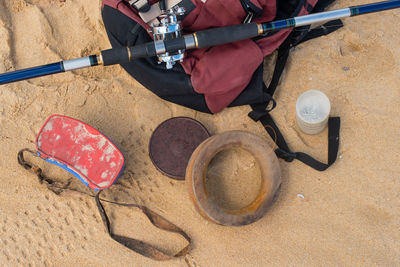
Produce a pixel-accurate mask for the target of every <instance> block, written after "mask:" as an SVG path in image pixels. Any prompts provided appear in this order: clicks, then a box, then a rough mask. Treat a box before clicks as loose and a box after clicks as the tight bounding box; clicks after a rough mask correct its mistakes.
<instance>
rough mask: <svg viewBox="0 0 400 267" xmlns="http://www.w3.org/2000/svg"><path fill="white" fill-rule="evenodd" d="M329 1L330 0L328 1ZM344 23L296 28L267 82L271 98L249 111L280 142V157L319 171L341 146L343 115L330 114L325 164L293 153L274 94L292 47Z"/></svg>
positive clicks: (305, 155) (339, 21)
mask: <svg viewBox="0 0 400 267" xmlns="http://www.w3.org/2000/svg"><path fill="white" fill-rule="evenodd" d="M329 1H330V0H327V1H325V2H329ZM341 27H343V23H342V22H341V20H334V21H330V22H327V23H325V24H324V25H321V26H320V27H317V28H315V29H312V30H309V27H308V26H306V27H301V28H298V31H297V32H296V31H293V32H292V33H291V34H290V35H289V37H288V38H287V39H286V40H285V42H283V43H282V45H281V46H280V47H279V49H278V56H277V59H276V64H275V69H274V73H273V75H272V79H271V82H270V84H269V86H268V87H267V86H266V85H265V84H264V94H265V95H267V96H268V97H269V98H268V100H267V101H266V102H264V103H261V104H254V105H251V108H252V111H251V112H250V113H249V117H250V118H252V119H253V120H254V121H256V122H257V121H260V122H261V124H262V125H263V126H264V128H265V130H266V131H267V132H268V134H269V135H270V136H271V138H272V140H274V141H275V143H276V144H277V146H278V148H277V149H276V150H275V154H276V155H277V156H278V157H279V158H282V159H284V160H285V161H287V162H292V161H293V160H294V159H297V160H300V161H301V162H303V163H304V164H306V165H308V166H310V167H312V168H314V169H315V170H318V171H324V170H326V169H327V168H329V167H330V166H331V165H332V164H333V163H334V162H335V161H336V158H337V153H338V150H339V132H340V118H339V117H330V118H329V121H328V127H329V133H328V163H327V164H325V163H322V162H320V161H318V160H316V159H314V158H313V157H311V156H309V155H307V154H305V153H303V152H295V153H293V152H292V151H291V150H290V149H289V146H288V145H287V143H286V141H285V139H284V137H283V135H282V133H281V132H280V130H279V128H278V126H277V125H276V124H275V122H274V120H273V119H272V117H271V114H270V112H271V111H272V110H273V109H274V108H275V106H276V102H275V100H273V95H274V93H275V91H276V88H277V87H278V83H279V80H280V77H281V76H282V73H283V70H284V68H285V65H286V62H287V60H288V58H289V52H290V49H291V48H292V47H294V46H296V45H298V44H300V43H303V42H305V41H308V40H311V39H313V38H316V37H319V36H322V35H327V34H329V33H331V32H334V31H336V30H337V29H339V28H341Z"/></svg>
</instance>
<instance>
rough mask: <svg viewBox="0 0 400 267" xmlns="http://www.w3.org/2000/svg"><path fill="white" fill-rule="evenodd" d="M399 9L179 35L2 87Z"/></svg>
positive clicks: (386, 5) (370, 7) (46, 68)
mask: <svg viewBox="0 0 400 267" xmlns="http://www.w3.org/2000/svg"><path fill="white" fill-rule="evenodd" d="M399 7H400V0H391V1H384V2H377V3H372V4H366V5H359V6H353V7H348V8H343V9H338V10H333V11H327V12H320V13H315V14H311V15H305V16H298V17H294V18H288V19H283V20H277V21H272V22H266V23H260V24H258V23H255V22H253V23H248V24H239V25H232V26H226V27H220V28H213V29H208V30H203V31H198V32H195V33H192V34H188V35H184V36H180V34H176V36H174V37H176V38H172V39H169V38H168V40H157V39H155V40H156V41H154V42H149V43H145V44H141V45H136V46H132V47H120V48H113V49H108V50H104V51H101V53H100V54H98V55H92V56H88V57H83V58H77V59H73V60H67V61H60V62H57V63H52V64H48V65H43V66H38V67H33V68H29V69H23V70H17V71H13V72H8V73H4V74H0V85H2V84H7V83H12V82H17V81H21V80H26V79H31V78H36V77H42V76H46V75H51V74H56V73H60V72H66V71H72V70H76V69H81V68H87V67H92V66H97V65H104V66H108V65H114V64H123V63H129V62H131V61H133V60H134V59H135V58H142V57H153V56H159V58H160V56H161V57H163V56H165V55H171V54H172V55H173V54H176V53H178V54H179V53H180V54H181V53H182V51H184V50H186V49H197V48H206V47H211V46H216V45H221V44H227V43H232V42H236V41H240V40H244V39H249V38H254V37H257V36H262V35H265V34H267V33H269V32H274V31H279V30H282V29H288V28H294V27H300V26H305V25H311V24H313V23H321V22H326V21H331V20H336V19H341V18H346V17H354V16H358V15H363V14H369V13H374V12H380V11H384V10H389V9H395V8H399ZM153 31H154V29H153Z"/></svg>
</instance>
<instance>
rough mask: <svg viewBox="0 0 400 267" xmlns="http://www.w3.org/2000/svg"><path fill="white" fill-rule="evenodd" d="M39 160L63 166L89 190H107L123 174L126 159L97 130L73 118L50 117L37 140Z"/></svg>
mask: <svg viewBox="0 0 400 267" xmlns="http://www.w3.org/2000/svg"><path fill="white" fill-rule="evenodd" d="M36 149H37V153H38V155H39V157H41V158H42V159H44V160H45V161H47V162H49V163H52V164H55V165H57V166H60V167H61V168H63V169H65V170H67V171H69V172H70V173H72V174H73V175H74V176H76V177H77V178H79V179H80V180H81V181H82V182H83V183H84V184H85V185H87V186H88V187H89V188H91V189H94V190H95V191H97V190H103V189H105V188H108V187H110V186H111V185H112V184H114V183H115V181H116V180H117V179H118V177H119V176H120V175H121V174H122V172H123V170H124V166H125V158H124V156H123V155H122V153H121V152H120V151H119V150H118V148H117V147H116V146H115V145H114V144H113V143H112V142H111V141H110V140H109V139H108V138H107V137H106V136H104V135H103V134H102V133H100V132H99V131H98V130H96V129H94V128H93V127H91V126H89V125H87V124H85V123H83V122H81V121H79V120H76V119H73V118H69V117H66V116H61V115H52V116H50V117H49V118H48V119H47V121H46V122H45V124H44V125H43V127H42V129H41V130H40V132H39V134H38V136H37V138H36Z"/></svg>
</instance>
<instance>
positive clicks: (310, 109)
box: [296, 90, 331, 134]
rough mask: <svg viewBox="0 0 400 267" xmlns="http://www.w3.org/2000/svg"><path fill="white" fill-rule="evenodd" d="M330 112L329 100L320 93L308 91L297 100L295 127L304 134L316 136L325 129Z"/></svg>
mask: <svg viewBox="0 0 400 267" xmlns="http://www.w3.org/2000/svg"><path fill="white" fill-rule="evenodd" d="M330 111H331V103H330V101H329V98H328V97H327V96H326V95H325V94H324V93H322V92H321V91H318V90H309V91H307V92H305V93H303V94H302V95H301V96H299V98H298V99H297V102H296V120H297V125H298V126H299V128H300V129H301V130H302V131H303V132H304V133H306V134H318V133H320V132H322V131H323V130H324V129H325V127H326V125H327V123H328V119H329V113H330Z"/></svg>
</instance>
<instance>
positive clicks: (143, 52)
mask: <svg viewBox="0 0 400 267" xmlns="http://www.w3.org/2000/svg"><path fill="white" fill-rule="evenodd" d="M156 55H157V53H156V49H155V46H154V42H149V43H145V44H140V45H135V46H131V47H116V48H112V49H108V50H103V51H101V56H102V59H103V64H104V66H109V65H114V64H124V63H129V62H131V61H132V60H133V59H134V58H141V57H153V56H156Z"/></svg>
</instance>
